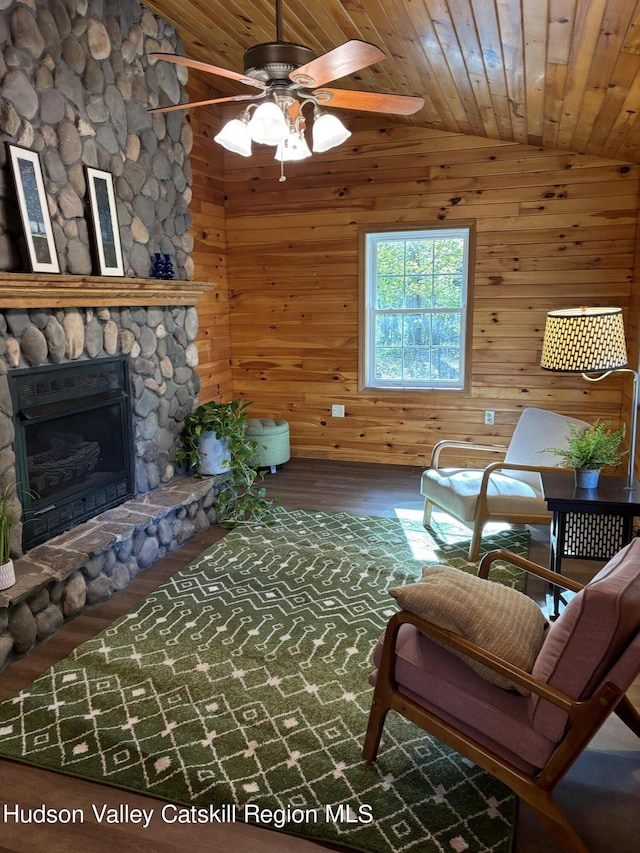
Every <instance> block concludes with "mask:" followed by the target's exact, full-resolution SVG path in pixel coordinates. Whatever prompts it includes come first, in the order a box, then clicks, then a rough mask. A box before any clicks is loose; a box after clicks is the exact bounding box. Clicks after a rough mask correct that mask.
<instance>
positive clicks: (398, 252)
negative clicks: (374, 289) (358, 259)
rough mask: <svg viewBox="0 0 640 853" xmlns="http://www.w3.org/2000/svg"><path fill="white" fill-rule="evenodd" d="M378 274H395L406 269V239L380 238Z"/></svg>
mask: <svg viewBox="0 0 640 853" xmlns="http://www.w3.org/2000/svg"><path fill="white" fill-rule="evenodd" d="M376 266H377V269H378V275H393V274H395V273H397V272H398V270H400V271H404V241H402V240H388V241H387V240H380V241H379V242H378V244H377V246H376Z"/></svg>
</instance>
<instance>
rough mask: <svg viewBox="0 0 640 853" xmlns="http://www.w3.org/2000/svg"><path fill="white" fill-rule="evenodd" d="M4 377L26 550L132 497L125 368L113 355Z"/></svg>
mask: <svg viewBox="0 0 640 853" xmlns="http://www.w3.org/2000/svg"><path fill="white" fill-rule="evenodd" d="M8 378H9V387H10V389H11V397H12V400H13V417H14V425H15V432H16V434H15V441H14V446H15V454H16V480H17V483H18V490H19V494H20V499H21V501H22V508H23V513H22V522H23V548H24V549H25V550H27V549H28V548H32V547H33V546H34V545H38V544H40V543H42V542H45V541H46V540H47V539H51V538H52V537H53V536H56V535H57V534H58V533H62V532H63V531H64V530H68V529H70V528H71V527H74V526H75V525H77V524H80V523H81V522H82V521H86V520H87V519H89V518H92V517H93V516H95V515H97V514H98V513H100V512H103V511H104V510H106V509H109V508H110V507H113V506H116V505H117V504H119V503H122V502H123V501H125V500H127V498H129V497H131V496H132V494H133V483H134V459H133V429H132V415H131V400H130V393H129V365H128V360H127V358H126V357H125V356H114V357H113V358H101V359H95V360H92V361H81V362H64V363H63V364H56V365H46V366H42V367H34V368H28V369H24V370H22V369H20V370H11V371H9V373H8Z"/></svg>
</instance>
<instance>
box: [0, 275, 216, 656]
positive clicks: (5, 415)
mask: <svg viewBox="0 0 640 853" xmlns="http://www.w3.org/2000/svg"><path fill="white" fill-rule="evenodd" d="M2 277H3V276H2V275H0V279H1V278H2ZM14 278H15V277H14ZM17 283H18V284H21V282H20V281H18V282H17ZM82 283H83V282H80V281H74V280H72V279H67V280H66V281H63V282H62V284H63V285H71V286H74V287H75V286H76V285H81V284H82ZM22 284H25V285H26V282H22ZM34 284H37V282H29V283H28V286H29V287H32V286H33V285H34ZM86 284H87V285H88V286H89V287H91V286H92V285H93V284H95V282H91V281H87V282H86ZM123 284H125V285H126V281H123V280H120V282H118V283H115V284H114V285H113V286H115V287H118V288H121V287H122V286H123ZM0 285H2V282H1V281H0ZM132 286H133V287H135V288H138V289H142V291H143V292H142V293H138V294H137V296H136V297H134V298H131V297H130V300H131V301H132V302H144V301H146V295H145V293H144V287H145V282H144V281H141V280H139V279H136V280H135V285H133V284H132ZM167 286H170V287H171V288H172V290H173V293H172V294H171V296H169V293H167V292H165V293H162V292H158V290H159V289H161V286H160V285H159V284H158V283H157V282H154V283H153V285H152V288H153V289H152V290H151V291H150V294H151V297H150V299H149V301H153V300H155V301H158V302H159V301H161V300H163V299H164V301H168V300H170V301H174V302H176V303H178V304H174V305H169V306H167V305H162V304H150V305H140V304H132V305H130V306H129V307H112V306H108V305H100V304H99V303H100V301H109V296H108V291H109V289H110V286H109V285H107V286H105V290H106V292H103V291H102V290H101V291H99V296H96V297H95V298H96V302H97V303H98V307H95V308H92V307H87V306H86V305H85V306H82V307H74V306H73V305H69V304H67V305H64V303H65V302H66V303H69V302H70V300H71V299H72V298H73V297H72V295H70V294H65V293H63V295H62V296H60V293H58V299H57V300H55V301H57V302H58V303H63V304H62V305H61V307H57V308H47V307H44V306H43V307H38V306H36V307H31V308H9V307H4V308H2V307H0V486H4V485H6V484H8V483H11V482H15V468H14V463H15V456H14V451H13V437H14V428H13V422H12V402H11V397H10V394H9V388H8V382H7V372H8V370H11V369H14V368H28V367H31V366H38V365H42V364H47V363H50V364H59V363H61V362H71V361H78V360H86V359H99V358H104V357H106V356H108V355H115V354H116V353H121V354H124V355H128V357H129V365H130V376H131V394H132V411H133V429H134V442H133V443H134V453H135V491H136V496H135V497H134V498H133V499H132V500H130V501H127V502H126V503H124V504H121V505H120V506H118V507H115V508H113V509H110V510H107V511H106V512H104V513H102V514H101V515H99V516H96V517H95V518H94V519H90V520H89V521H87V522H85V523H83V524H81V525H78V527H76V528H74V529H73V530H71V531H68V532H66V533H63V534H61V535H60V536H57V537H55V538H54V539H51V540H49V541H48V542H45V543H43V544H42V545H38V546H36V547H35V548H33V549H31V550H30V551H29V552H27V553H26V554H23V555H22V556H21V557H20V558H19V559H16V561H15V566H16V584H15V585H14V586H13V587H11V588H10V589H8V590H4V591H0V669H2V668H3V667H4V666H5V665H6V664H7V663H9V662H10V661H11V660H13V659H15V658H17V657H19V656H21V655H23V654H25V653H26V652H27V651H29V649H30V648H32V646H33V645H35V644H36V643H38V642H41V641H42V640H44V639H46V638H47V637H48V636H50V635H51V634H52V633H54V632H55V631H56V630H57V629H58V628H59V627H60V625H61V624H62V623H63V622H64V621H65V620H67V619H70V618H72V617H73V616H75V615H77V613H79V612H80V611H81V610H82V609H83V608H84V607H85V606H86V605H87V604H94V603H97V602H99V601H104V600H106V599H108V598H109V597H110V596H111V595H113V593H114V592H116V591H118V590H120V589H123V588H124V587H126V586H127V585H128V583H130V581H131V580H132V579H133V578H134V577H135V575H136V574H138V572H140V571H141V570H143V569H145V568H148V567H149V566H150V565H152V563H153V562H155V560H157V559H160V558H161V557H163V556H164V555H165V554H166V553H167V552H168V551H172V550H175V549H176V548H178V547H179V546H180V545H181V544H183V543H184V542H186V541H187V540H188V539H189V538H190V537H191V536H192V535H193V534H194V533H195V532H196V531H201V530H205V529H207V528H208V527H209V526H210V525H211V524H212V523H215V521H216V515H215V511H214V509H213V503H214V499H215V494H216V491H217V483H216V481H215V478H213V479H212V478H208V479H205V480H196V479H194V478H192V477H190V476H184V475H182V474H181V473H180V472H179V471H178V472H176V468H175V451H176V445H177V439H178V434H179V430H180V427H181V423H182V421H183V419H184V417H185V416H186V414H188V413H189V412H190V411H191V409H192V408H193V405H194V402H195V401H196V400H197V395H198V391H199V389H200V382H199V377H198V374H197V372H196V370H195V367H196V365H197V349H196V346H195V343H194V339H195V337H196V334H197V328H198V319H197V312H196V308H195V306H194V305H193V304H180V303H181V302H186V301H191V302H195V301H196V299H197V295H198V292H199V291H201V290H203V289H207V287H208V286H207V285H198V284H196V283H193V282H171V283H170V285H169V284H168V285H167ZM181 287H182V288H183V292H182V293H181V292H180V288H181ZM5 289H6V288H3V287H0V291H2V290H5ZM63 289H64V288H63ZM40 292H41V293H42V291H40ZM194 294H195V296H194ZM90 298H91V297H88V299H90ZM31 301H34V300H31ZM35 301H37V300H35ZM82 301H84V302H86V301H87V297H86V295H85V298H84V300H82ZM1 304H2V303H0V305H1ZM18 512H19V508H18ZM20 527H21V525H20V524H18V525H16V532H15V537H16V538H15V541H14V543H13V550H14V552H15V553H16V555H17V554H20V551H21V548H20V539H21V530H20Z"/></svg>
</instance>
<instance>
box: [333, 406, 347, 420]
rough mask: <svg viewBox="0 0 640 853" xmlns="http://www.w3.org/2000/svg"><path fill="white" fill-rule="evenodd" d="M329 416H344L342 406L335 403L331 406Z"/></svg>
mask: <svg viewBox="0 0 640 853" xmlns="http://www.w3.org/2000/svg"><path fill="white" fill-rule="evenodd" d="M331 417H332V418H343V417H344V406H339V405H336V404H334V405H333V406H331Z"/></svg>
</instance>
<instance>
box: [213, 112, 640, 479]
mask: <svg viewBox="0 0 640 853" xmlns="http://www.w3.org/2000/svg"><path fill="white" fill-rule="evenodd" d="M349 123H350V122H349ZM350 126H351V127H357V123H356V124H354V125H351V123H350ZM405 137H406V139H405ZM434 143H435V144H436V145H437V147H438V150H436V151H434V150H433V144H434ZM445 143H446V144H445ZM257 148H258V150H257V151H256V153H255V155H254V156H252V157H251V158H250V159H249V160H245V159H244V158H240V157H235V156H233V155H228V156H225V158H224V174H225V192H226V196H227V199H226V203H225V212H226V234H227V248H228V255H227V260H228V279H229V309H230V341H231V353H232V379H233V391H234V395H235V396H242V397H243V398H245V399H247V400H253V401H254V407H255V408H254V411H255V412H256V414H260V415H274V416H279V417H284V418H286V419H287V420H288V421H289V423H290V427H291V444H292V453H293V455H294V456H307V457H321V458H336V459H353V460H362V461H380V462H396V463H401V464H424V463H425V461H426V460H427V459H428V456H429V454H430V452H431V447H432V446H433V444H434V442H435V441H437V440H438V439H440V438H443V437H452V438H460V439H463V440H469V441H474V440H480V439H495V440H497V441H505V440H508V438H509V436H510V434H511V431H512V430H513V427H514V425H515V423H516V421H517V418H518V416H519V413H520V411H521V410H522V408H524V407H525V406H528V405H537V406H541V407H543V408H549V409H553V410H557V411H561V412H565V413H566V414H567V415H575V416H578V417H585V418H587V419H593V418H594V417H598V416H599V417H602V418H605V419H611V420H613V421H614V422H616V423H617V422H619V420H620V415H621V405H622V398H623V396H624V393H625V392H624V388H623V383H621V382H619V381H617V380H616V379H615V378H613V379H611V380H608V381H606V382H603V383H599V384H597V385H595V386H592V385H588V384H587V383H585V382H584V381H583V380H581V379H580V377H573V376H565V375H562V376H561V375H559V374H548V373H546V372H544V371H542V370H541V369H540V367H539V359H540V350H541V345H542V335H543V331H544V322H545V318H546V313H547V311H548V310H551V309H553V308H560V307H570V306H573V305H579V304H584V303H585V302H588V304H595V305H597V304H601V305H603V304H619V305H621V306H622V307H623V308H624V310H625V312H627V313H628V312H629V309H630V304H631V297H632V278H633V276H634V270H635V268H636V266H635V259H634V255H633V251H634V247H635V232H636V228H637V224H638V223H637V216H638V193H639V189H640V180H639V179H640V173H639V168H638V166H634V165H633V164H629V163H626V162H619V161H611V160H603V159H601V158H599V157H595V156H592V155H577V154H576V155H574V154H571V153H565V152H563V153H560V152H557V151H541V150H540V149H539V148H538V147H536V146H531V145H518V144H514V143H507V144H504V143H496V142H494V141H490V140H486V139H484V138H475V139H473V138H471V137H456V136H455V135H452V134H442V133H440V132H439V131H432V130H424V131H421V130H419V129H416V128H413V127H412V128H401V129H398V128H393V129H391V130H390V132H389V134H388V135H387V134H386V133H384V132H383V131H382V130H380V129H375V130H370V129H366V128H365V129H360V130H358V129H355V130H354V133H353V136H352V137H351V139H350V140H349V142H348V143H347V144H346V145H345V146H343V148H342V151H341V152H340V155H339V156H335V159H333V155H331V152H329V153H328V154H326V155H323V156H319V155H314V156H313V157H312V158H311V159H310V160H307V161H303V162H302V163H300V164H291V167H289V166H287V172H286V173H287V180H286V182H284V183H280V182H279V181H278V175H279V172H278V167H277V164H275V162H274V161H273V159H272V154H271V153H270V151H269V150H266V149H264V150H262V149H260V148H259V147H257ZM416 164H417V165H416ZM469 219H474V220H475V222H476V265H475V286H474V288H475V289H474V313H473V316H472V330H473V337H472V353H471V357H472V381H471V387H470V389H469V392H468V394H461V393H455V392H415V391H414V392H388V393H384V392H378V393H373V394H370V393H368V394H359V393H358V390H357V356H358V349H357V347H358V343H357V322H358V259H357V237H358V228H359V227H361V226H365V225H366V226H371V225H373V226H378V225H379V226H381V227H384V226H396V225H398V224H400V223H407V224H412V225H416V224H417V225H425V226H428V225H430V224H437V223H441V222H443V221H445V222H446V221H449V222H452V223H453V222H456V221H462V220H469ZM332 403H342V404H344V405H345V407H346V414H347V416H346V417H345V418H332V417H331V415H330V413H331V404H332ZM485 409H493V410H494V411H495V412H496V423H495V425H494V426H492V427H488V426H485V425H484V422H483V420H484V418H483V416H484V410H485Z"/></svg>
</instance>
